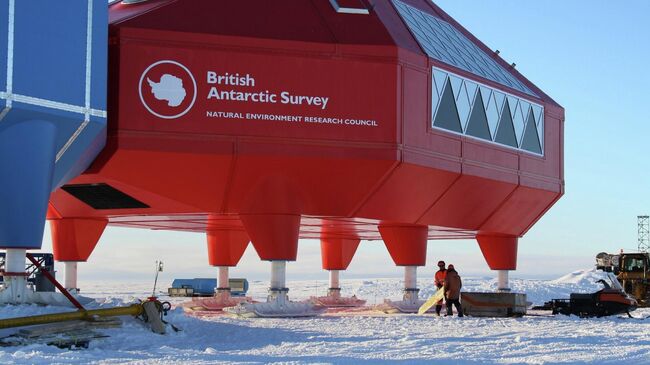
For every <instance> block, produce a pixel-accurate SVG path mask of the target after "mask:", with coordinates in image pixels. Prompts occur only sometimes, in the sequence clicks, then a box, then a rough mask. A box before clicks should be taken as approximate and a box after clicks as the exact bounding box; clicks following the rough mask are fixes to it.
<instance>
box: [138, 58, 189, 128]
mask: <svg viewBox="0 0 650 365" xmlns="http://www.w3.org/2000/svg"><path fill="white" fill-rule="evenodd" d="M138 87H139V93H140V100H141V101H142V105H144V107H145V108H147V110H148V111H149V112H150V113H151V114H153V115H155V116H157V117H159V118H163V119H175V118H179V117H181V116H183V115H185V114H186V113H187V112H189V111H190V109H192V106H193V105H194V102H195V101H196V80H195V79H194V76H193V75H192V73H191V72H190V70H189V69H188V68H187V67H185V66H183V65H181V64H180V63H178V62H175V61H169V60H163V61H158V62H156V63H153V64H152V65H150V66H149V67H147V69H146V70H144V72H143V73H142V76H141V77H140V84H139V86H138Z"/></svg>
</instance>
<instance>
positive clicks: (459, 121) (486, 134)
mask: <svg viewBox="0 0 650 365" xmlns="http://www.w3.org/2000/svg"><path fill="white" fill-rule="evenodd" d="M431 111H432V115H431V124H432V126H433V127H434V128H439V129H444V130H447V131H451V132H454V133H458V134H463V135H466V136H469V137H473V138H478V139H481V140H484V141H488V142H492V143H497V144H500V145H503V146H508V147H511V148H515V149H518V150H523V151H527V152H531V153H534V154H537V155H543V154H544V140H543V136H544V107H543V106H541V105H537V104H535V103H533V102H531V101H528V100H524V99H522V98H519V97H516V96H513V95H510V94H507V93H504V92H502V91H500V90H496V89H493V88H491V87H488V86H485V85H482V84H480V83H477V82H475V81H472V80H469V79H466V78H464V77H461V76H458V75H454V74H453V73H451V72H448V71H445V70H442V69H439V68H436V67H433V68H432V70H431Z"/></svg>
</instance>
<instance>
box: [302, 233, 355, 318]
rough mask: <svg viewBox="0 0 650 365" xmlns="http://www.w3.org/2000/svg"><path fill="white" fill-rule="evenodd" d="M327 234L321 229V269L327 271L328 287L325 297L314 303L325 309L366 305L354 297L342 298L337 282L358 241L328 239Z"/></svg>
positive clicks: (346, 266) (316, 299)
mask: <svg viewBox="0 0 650 365" xmlns="http://www.w3.org/2000/svg"><path fill="white" fill-rule="evenodd" d="M328 233H330V232H328V231H327V230H326V229H323V232H322V235H323V236H322V237H321V240H320V247H321V257H322V260H323V269H325V270H328V271H329V274H330V285H329V289H328V291H327V296H324V297H314V298H312V300H314V301H315V302H316V303H318V304H320V305H323V306H326V307H359V306H362V305H364V304H365V303H366V301H365V300H361V299H358V298H357V297H356V296H352V297H342V296H341V286H340V282H339V273H340V270H346V269H347V268H348V266H349V265H350V261H352V257H354V253H355V252H356V251H357V247H359V242H360V240H359V239H358V238H356V239H346V238H338V237H328V236H327V235H328Z"/></svg>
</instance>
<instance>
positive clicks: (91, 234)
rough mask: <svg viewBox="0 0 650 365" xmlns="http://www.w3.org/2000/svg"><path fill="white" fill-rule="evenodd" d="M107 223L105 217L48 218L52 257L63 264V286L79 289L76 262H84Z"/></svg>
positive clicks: (74, 289) (72, 290)
mask: <svg viewBox="0 0 650 365" xmlns="http://www.w3.org/2000/svg"><path fill="white" fill-rule="evenodd" d="M107 224H108V220H107V219H89V218H56V219H51V220H50V228H51V231H52V250H53V252H54V259H55V260H57V261H59V262H63V263H64V265H65V282H64V286H65V288H66V289H68V290H69V291H71V292H73V293H76V292H78V291H79V288H78V285H77V263H78V262H85V261H87V260H88V258H89V257H90V254H91V253H92V252H93V250H94V249H95V246H96V245H97V242H99V239H100V238H101V236H102V233H104V229H105V228H106V225H107Z"/></svg>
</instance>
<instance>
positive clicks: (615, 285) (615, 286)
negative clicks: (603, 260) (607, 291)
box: [607, 272, 624, 291]
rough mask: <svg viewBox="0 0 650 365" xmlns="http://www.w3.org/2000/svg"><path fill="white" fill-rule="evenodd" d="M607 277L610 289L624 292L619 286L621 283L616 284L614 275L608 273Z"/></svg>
mask: <svg viewBox="0 0 650 365" xmlns="http://www.w3.org/2000/svg"><path fill="white" fill-rule="evenodd" d="M607 277H608V278H609V282H610V283H611V285H612V289H616V290H620V291H624V290H623V287H622V286H621V283H619V282H618V279H617V278H616V275H614V274H613V273H611V272H608V273H607Z"/></svg>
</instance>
